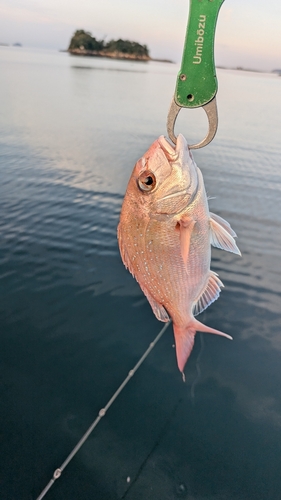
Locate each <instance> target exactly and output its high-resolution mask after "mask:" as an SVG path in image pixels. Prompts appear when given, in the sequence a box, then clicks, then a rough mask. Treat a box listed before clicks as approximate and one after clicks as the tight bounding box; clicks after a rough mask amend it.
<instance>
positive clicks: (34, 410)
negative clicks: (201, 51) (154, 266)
mask: <svg viewBox="0 0 281 500" xmlns="http://www.w3.org/2000/svg"><path fill="white" fill-rule="evenodd" d="M177 71H178V67H177V66H176V65H174V64H164V63H160V62H149V63H143V62H132V61H112V60H107V59H100V58H83V57H78V56H69V54H67V53H59V52H54V51H39V50H37V51H36V50H31V49H30V50H28V49H24V48H12V47H1V48H0V74H1V80H0V89H1V92H0V180H1V182H0V214H1V216H0V263H1V271H0V291H1V300H0V356H1V364H0V370H1V379H0V390H1V405H0V429H1V431H0V432H1V453H0V481H1V498H3V499H5V500H31V499H34V498H36V496H37V495H38V494H39V493H40V491H41V490H42V489H43V487H44V486H45V485H46V483H47V482H48V481H49V479H50V478H51V476H52V474H53V471H54V470H55V469H56V468H57V467H58V466H59V465H60V464H61V463H62V462H63V460H64V459H65V458H66V456H67V455H68V453H69V452H70V451H71V449H72V448H73V446H74V445H75V444H76V442H77V441H78V440H79V439H80V437H81V436H82V434H83V433H84V432H85V430H86V429H87V428H88V426H89V425H90V423H91V422H92V421H93V420H94V418H95V417H96V415H97V413H98V411H99V409H100V408H102V407H104V406H105V404H106V402H107V401H108V399H109V398H110V397H111V395H112V394H113V392H114V391H115V390H116V389H117V387H118V385H119V384H120V383H121V382H122V380H123V379H124V378H125V377H126V375H127V373H128V371H129V370H130V369H131V368H132V367H133V366H134V364H135V363H136V361H137V360H138V358H139V357H140V356H141V355H142V353H143V352H144V350H145V349H146V348H147V346H148V345H149V343H150V342H151V341H152V340H153V339H154V337H155V336H156V334H157V333H158V332H159V331H160V329H161V327H162V324H161V323H159V322H158V321H157V320H156V319H155V317H154V315H153V313H152V311H151V308H150V306H149V304H148V302H147V300H146V299H145V297H144V296H143V294H142V292H141V291H140V289H139V287H138V285H137V284H136V283H135V281H134V280H133V279H132V277H131V276H130V275H129V273H128V272H127V271H126V270H125V268H124V267H123V265H122V263H121V259H120V256H119V251H118V247H117V240H116V226H117V224H118V217H119V211H120V207H121V203H122V198H123V195H124V193H125V190H126V186H127V182H128V179H129V176H130V174H131V171H132V169H133V166H134V164H135V162H136V160H137V159H138V158H139V157H140V156H142V154H143V153H144V152H145V151H146V150H147V149H148V147H149V146H150V144H151V143H152V142H153V141H154V140H155V139H156V138H157V137H158V136H159V135H161V134H166V125H165V124H166V117H167V113H168V108H169V104H170V101H171V98H172V95H173V92H174V86H175V79H176V73H177ZM217 75H218V81H219V92H218V96H217V100H218V108H219V129H218V133H217V136H216V138H215V139H214V141H213V142H212V143H211V144H210V145H209V146H207V147H206V148H204V149H202V150H199V151H195V152H194V156H195V160H196V162H197V164H198V166H199V167H200V168H201V170H202V172H203V175H204V179H205V185H206V189H207V192H208V195H209V196H210V198H212V199H210V202H209V203H210V210H211V211H213V212H215V213H217V214H219V215H220V216H222V217H224V218H226V220H228V221H229V222H230V223H231V225H232V227H233V228H234V229H235V231H236V232H237V234H238V240H237V243H238V245H239V247H240V249H241V252H242V258H240V257H238V256H236V255H233V254H229V253H226V252H224V251H220V250H213V253H212V256H213V258H212V269H213V270H214V271H216V272H218V273H219V276H220V278H221V279H222V281H223V282H224V284H225V289H224V290H223V291H222V293H221V297H220V298H219V300H218V301H216V302H215V303H214V304H213V305H212V306H211V307H210V308H208V310H207V311H205V312H204V313H203V314H202V315H201V316H200V320H201V321H203V322H205V323H206V324H208V325H210V326H212V327H214V328H218V329H220V330H222V331H225V332H227V333H228V334H230V335H232V336H233V338H234V340H233V342H229V341H227V340H225V339H222V338H218V337H215V336H212V335H207V334H198V335H197V336H196V343H195V348H194V350H193V352H192V355H191V357H190V359H189V361H188V363H187V365H186V370H185V373H186V383H185V384H184V383H183V382H182V378H181V375H180V373H179V371H178V369H177V365H176V359H175V350H174V347H173V343H174V341H173V334H172V329H171V327H169V329H168V330H167V332H166V333H165V335H164V337H163V338H162V339H161V341H160V343H159V344H157V346H156V347H155V349H154V350H153V351H152V353H151V354H150V356H149V357H148V359H147V360H146V361H145V363H144V365H143V366H142V367H141V369H140V370H139V371H138V372H137V374H136V375H135V376H134V377H133V379H132V380H131V382H130V384H129V385H128V386H127V387H126V389H125V390H124V391H123V393H122V394H121V395H120V396H119V398H118V399H117V400H116V402H115V403H114V405H113V406H112V408H111V409H110V411H109V412H108V414H107V415H106V417H105V418H104V419H103V420H102V421H101V423H100V424H99V426H98V427H97V428H96V429H95V431H94V433H93V435H92V436H91V437H90V438H89V439H88V441H87V443H86V444H85V445H84V447H83V448H82V449H81V450H80V452H79V453H78V455H77V456H76V457H75V459H74V460H73V461H72V462H71V463H70V465H69V466H68V468H67V470H66V471H65V472H64V474H63V476H62V478H61V479H59V481H57V482H56V484H55V485H54V486H53V488H52V489H51V490H50V491H49V493H48V495H47V496H46V498H48V499H50V500H52V499H53V500H66V499H67V500H77V499H79V500H84V499H85V500H86V499H87V500H88V499H95V500H104V499H106V500H115V499H124V498H126V500H156V499H161V500H171V499H178V498H185V499H189V500H191V499H192V500H264V499H267V500H277V499H279V498H280V491H281V475H280V470H281V390H280V388H281V316H280V305H281V304H280V296H281V265H280V257H281V249H280V245H281V232H280V228H281V160H280V158H281V141H280V125H281V118H280V117H281V99H280V95H281V94H280V93H281V78H280V77H278V76H276V75H273V74H263V73H250V72H243V71H234V70H222V69H220V70H218V71H217ZM206 131H207V120H206V117H205V115H204V112H203V111H202V110H200V109H199V110H193V111H187V110H182V111H181V113H180V115H179V118H178V120H177V124H176V132H182V133H183V134H184V135H185V136H186V138H187V140H188V142H189V143H193V142H195V141H199V140H201V139H202V138H203V136H204V135H205V133H206ZM128 478H130V479H129V480H128Z"/></svg>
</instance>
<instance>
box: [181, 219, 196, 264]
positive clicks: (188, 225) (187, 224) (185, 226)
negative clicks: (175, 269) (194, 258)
mask: <svg viewBox="0 0 281 500" xmlns="http://www.w3.org/2000/svg"><path fill="white" fill-rule="evenodd" d="M178 224H179V230H180V248H181V256H182V259H183V262H184V264H185V266H186V265H187V261H188V255H189V248H190V239H191V235H192V231H193V228H194V226H195V224H196V221H195V220H194V219H192V218H191V217H187V216H184V217H181V219H180V220H179V221H178Z"/></svg>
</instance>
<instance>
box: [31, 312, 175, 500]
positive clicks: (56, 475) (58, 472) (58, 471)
mask: <svg viewBox="0 0 281 500" xmlns="http://www.w3.org/2000/svg"><path fill="white" fill-rule="evenodd" d="M170 323H171V320H170V321H168V322H167V323H166V324H165V326H164V327H163V328H162V330H160V332H159V333H158V335H156V337H155V339H154V341H153V342H151V343H150V344H149V347H148V349H147V350H146V351H145V353H144V354H143V355H142V357H141V358H140V359H139V361H138V362H137V364H136V365H135V366H134V368H133V369H132V370H130V371H129V373H128V375H127V377H126V378H125V380H124V381H123V382H122V384H121V385H120V386H119V387H118V389H117V391H116V392H115V393H114V394H113V396H112V397H111V398H110V400H109V401H108V403H107V404H106V405H105V407H104V408H101V410H100V411H99V413H98V416H97V418H96V419H95V420H94V422H93V423H92V424H91V425H90V427H89V428H88V430H87V431H86V432H85V434H84V435H83V436H82V438H81V439H80V441H78V443H77V444H76V446H75V447H74V448H73V450H72V451H71V452H70V453H69V455H68V456H67V458H66V459H65V461H64V462H63V463H62V464H61V466H60V467H58V468H57V469H56V470H55V471H54V474H53V477H52V479H51V480H50V481H49V482H48V484H47V485H46V486H45V488H44V490H43V491H42V492H41V493H40V495H39V496H38V497H37V498H36V500H42V498H44V496H45V495H46V493H47V492H48V491H49V489H50V488H51V486H53V484H54V482H55V481H56V480H57V479H58V478H59V477H60V476H61V474H62V472H63V470H64V469H65V468H66V466H67V465H68V464H69V462H70V460H72V459H73V457H74V456H75V455H76V453H77V452H78V451H79V450H80V448H81V446H83V444H84V443H85V441H86V440H87V439H88V437H89V436H90V434H91V432H92V431H93V430H94V428H95V427H96V426H97V425H98V423H99V421H100V420H101V419H102V417H104V416H105V414H106V412H107V410H108V409H109V408H110V406H111V405H112V403H113V402H114V401H115V399H116V398H117V397H118V396H119V394H120V392H121V391H122V390H123V389H124V387H125V386H126V385H127V383H128V382H129V380H130V379H131V378H132V377H133V375H134V374H135V373H136V371H137V370H138V368H139V367H140V366H141V364H142V363H143V361H144V360H145V359H146V358H147V356H148V355H149V353H150V351H152V349H153V347H154V346H155V344H156V343H157V342H158V340H160V338H161V337H162V335H163V333H164V332H165V330H166V329H167V328H168V326H169V324H170Z"/></svg>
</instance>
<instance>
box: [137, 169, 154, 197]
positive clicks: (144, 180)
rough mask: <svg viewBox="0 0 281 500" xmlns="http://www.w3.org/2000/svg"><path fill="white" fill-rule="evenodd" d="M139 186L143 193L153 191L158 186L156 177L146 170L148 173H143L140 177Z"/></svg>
mask: <svg viewBox="0 0 281 500" xmlns="http://www.w3.org/2000/svg"><path fill="white" fill-rule="evenodd" d="M138 186H139V188H140V189H141V191H145V192H150V191H152V190H153V189H154V188H155V186H156V178H155V175H154V174H153V173H152V172H150V171H149V170H146V172H143V173H142V174H141V175H140V176H139V178H138Z"/></svg>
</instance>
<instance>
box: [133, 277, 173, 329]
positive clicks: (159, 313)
mask: <svg viewBox="0 0 281 500" xmlns="http://www.w3.org/2000/svg"><path fill="white" fill-rule="evenodd" d="M139 285H140V287H141V289H142V291H143V293H144V295H145V296H146V298H147V300H148V302H149V303H150V305H151V307H152V311H153V312H154V314H155V316H156V318H157V319H158V320H159V321H164V322H167V321H170V318H169V315H168V313H167V311H166V309H165V307H164V306H162V304H159V302H157V301H156V300H155V299H154V298H153V297H152V295H151V294H150V293H149V292H148V291H147V289H146V288H145V287H143V286H141V284H140V283H139Z"/></svg>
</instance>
